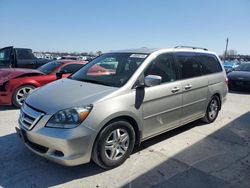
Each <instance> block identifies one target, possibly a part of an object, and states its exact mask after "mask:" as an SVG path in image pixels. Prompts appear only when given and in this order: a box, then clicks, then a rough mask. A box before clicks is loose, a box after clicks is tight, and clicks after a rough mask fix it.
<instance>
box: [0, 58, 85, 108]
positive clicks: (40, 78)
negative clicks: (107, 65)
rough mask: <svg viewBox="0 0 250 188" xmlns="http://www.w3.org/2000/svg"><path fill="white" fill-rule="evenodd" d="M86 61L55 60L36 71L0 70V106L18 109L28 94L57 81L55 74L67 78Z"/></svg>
mask: <svg viewBox="0 0 250 188" xmlns="http://www.w3.org/2000/svg"><path fill="white" fill-rule="evenodd" d="M86 63H87V62H86V61H74V60H56V61H51V62H49V63H47V64H45V65H43V66H41V67H39V68H38V69H33V70H32V69H21V68H15V69H14V68H6V69H0V105H12V104H13V105H15V106H16V107H18V108H20V107H21V105H22V103H23V101H24V100H25V98H26V97H27V95H28V94H29V93H31V92H32V91H33V90H34V89H35V88H37V87H41V86H43V85H45V84H47V83H50V82H52V81H55V80H56V79H57V75H56V73H60V74H63V75H62V76H63V77H67V76H69V75H70V74H72V73H73V72H75V71H77V70H79V69H80V68H81V67H82V66H83V65H84V64H86Z"/></svg>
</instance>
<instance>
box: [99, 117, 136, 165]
mask: <svg viewBox="0 0 250 188" xmlns="http://www.w3.org/2000/svg"><path fill="white" fill-rule="evenodd" d="M118 128H120V129H125V130H126V131H127V132H128V134H129V139H130V140H129V147H128V150H127V151H126V153H125V155H124V156H123V157H121V158H120V159H118V160H116V161H112V160H110V159H108V158H107V157H106V155H105V141H106V139H107V137H108V136H109V134H110V133H111V132H112V131H114V130H115V129H118ZM134 144H135V132H134V129H133V126H132V125H131V124H130V123H128V122H126V121H116V122H113V123H111V124H109V125H108V126H107V127H105V128H104V129H103V130H102V131H101V133H100V135H99V140H98V145H97V150H98V158H99V160H100V162H101V163H102V166H103V167H105V168H107V169H109V168H114V167H117V166H119V165H121V164H122V163H123V162H124V161H125V160H126V159H127V158H128V157H129V155H130V154H131V152H132V151H133V149H134Z"/></svg>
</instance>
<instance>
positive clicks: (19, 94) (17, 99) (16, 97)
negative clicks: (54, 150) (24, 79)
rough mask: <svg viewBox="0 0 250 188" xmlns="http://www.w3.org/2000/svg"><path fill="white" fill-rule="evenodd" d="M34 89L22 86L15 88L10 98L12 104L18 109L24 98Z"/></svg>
mask: <svg viewBox="0 0 250 188" xmlns="http://www.w3.org/2000/svg"><path fill="white" fill-rule="evenodd" d="M34 89H35V86H33V85H24V86H21V87H19V88H17V89H16V90H15V92H14V94H13V96H12V101H13V104H14V105H15V106H16V107H17V108H20V107H21V106H22V104H23V102H24V100H25V99H26V97H27V96H28V95H29V94H30V93H32V91H33V90H34Z"/></svg>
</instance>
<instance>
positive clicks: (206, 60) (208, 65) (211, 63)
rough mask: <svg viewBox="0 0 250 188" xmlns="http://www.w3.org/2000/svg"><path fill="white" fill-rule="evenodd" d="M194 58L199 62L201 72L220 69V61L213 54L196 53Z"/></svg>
mask: <svg viewBox="0 0 250 188" xmlns="http://www.w3.org/2000/svg"><path fill="white" fill-rule="evenodd" d="M195 58H196V59H197V61H198V62H199V63H200V64H201V72H202V74H205V75H206V74H213V73H217V72H221V71H222V68H221V65H220V62H219V61H218V60H217V58H216V57H215V56H213V55H205V54H197V55H196V56H195Z"/></svg>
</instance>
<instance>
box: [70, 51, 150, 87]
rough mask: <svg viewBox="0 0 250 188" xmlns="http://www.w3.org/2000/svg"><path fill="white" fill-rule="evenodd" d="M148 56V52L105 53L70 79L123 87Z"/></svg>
mask: <svg viewBox="0 0 250 188" xmlns="http://www.w3.org/2000/svg"><path fill="white" fill-rule="evenodd" d="M147 56H148V54H138V53H107V54H103V55H101V56H99V57H97V58H95V59H94V60H92V61H91V62H90V63H89V64H87V65H85V66H84V67H83V68H81V69H80V70H79V71H77V72H76V73H74V74H73V75H71V76H70V77H69V79H73V80H79V81H83V82H90V83H95V84H101V85H107V86H112V87H122V86H123V85H124V84H125V83H126V82H127V81H128V80H129V78H130V77H131V76H132V75H133V74H134V72H135V71H136V70H137V68H138V67H139V66H140V65H141V64H142V62H143V61H144V60H145V59H146V58H147Z"/></svg>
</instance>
